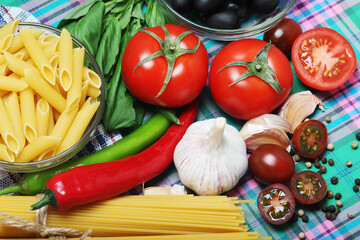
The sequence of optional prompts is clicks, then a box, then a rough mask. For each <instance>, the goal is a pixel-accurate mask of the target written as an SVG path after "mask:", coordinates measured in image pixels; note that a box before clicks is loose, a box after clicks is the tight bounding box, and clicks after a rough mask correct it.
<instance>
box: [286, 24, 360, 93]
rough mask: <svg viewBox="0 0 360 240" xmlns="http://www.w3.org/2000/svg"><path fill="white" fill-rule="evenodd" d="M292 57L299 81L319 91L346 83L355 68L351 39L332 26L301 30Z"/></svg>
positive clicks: (355, 61)
mask: <svg viewBox="0 0 360 240" xmlns="http://www.w3.org/2000/svg"><path fill="white" fill-rule="evenodd" d="M291 59H292V61H293V65H294V68H295V71H296V73H297V75H298V76H299V78H300V80H301V81H302V82H303V83H304V84H306V85H308V86H309V87H312V88H315V89H318V90H331V89H334V88H337V87H339V86H341V85H343V84H344V83H345V82H346V81H347V80H348V79H349V78H350V77H351V76H352V75H353V73H354V71H355V69H356V63H357V60H356V55H355V52H354V49H353V48H352V47H351V45H350V43H349V41H348V40H347V39H346V38H345V37H343V36H342V35H341V34H339V33H338V32H336V31H334V30H332V29H330V28H324V27H321V28H315V29H312V30H309V31H306V32H304V33H302V34H301V35H300V36H299V37H298V38H297V39H296V40H295V42H294V45H293V48H292V51H291Z"/></svg>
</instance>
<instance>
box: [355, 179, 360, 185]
mask: <svg viewBox="0 0 360 240" xmlns="http://www.w3.org/2000/svg"><path fill="white" fill-rule="evenodd" d="M355 184H356V185H358V186H360V178H357V179H355Z"/></svg>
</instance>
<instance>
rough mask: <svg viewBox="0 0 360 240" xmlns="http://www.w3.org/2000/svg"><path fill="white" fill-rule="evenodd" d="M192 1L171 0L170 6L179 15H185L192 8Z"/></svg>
mask: <svg viewBox="0 0 360 240" xmlns="http://www.w3.org/2000/svg"><path fill="white" fill-rule="evenodd" d="M192 5H193V0H171V6H172V7H173V9H174V10H175V11H177V12H179V13H185V12H187V11H189V10H190V9H191V8H192Z"/></svg>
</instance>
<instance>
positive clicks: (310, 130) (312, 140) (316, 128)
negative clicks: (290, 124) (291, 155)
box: [292, 119, 328, 159]
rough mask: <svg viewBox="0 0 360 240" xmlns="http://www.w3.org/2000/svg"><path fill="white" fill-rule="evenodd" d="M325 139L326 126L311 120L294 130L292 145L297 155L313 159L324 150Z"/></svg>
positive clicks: (326, 135) (326, 134)
mask: <svg viewBox="0 0 360 240" xmlns="http://www.w3.org/2000/svg"><path fill="white" fill-rule="evenodd" d="M327 138H328V133H327V129H326V126H325V125H324V124H323V123H322V122H320V121H319V120H315V119H311V120H308V121H305V122H303V123H301V124H300V125H299V126H297V127H296V128H295V131H294V133H293V136H292V144H293V147H294V149H295V151H296V153H297V154H299V155H300V156H302V157H304V158H310V159H314V158H317V157H318V156H320V155H321V153H323V151H324V150H325V148H326V145H327Z"/></svg>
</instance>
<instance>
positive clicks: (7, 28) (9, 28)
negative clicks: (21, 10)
mask: <svg viewBox="0 0 360 240" xmlns="http://www.w3.org/2000/svg"><path fill="white" fill-rule="evenodd" d="M19 22H20V18H17V19H15V20H13V21H11V22H9V23H8V24H5V25H4V26H2V27H1V28H0V39H1V38H4V37H6V36H7V35H12V34H14V33H15V31H16V29H17V28H18V26H19Z"/></svg>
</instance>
